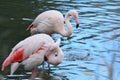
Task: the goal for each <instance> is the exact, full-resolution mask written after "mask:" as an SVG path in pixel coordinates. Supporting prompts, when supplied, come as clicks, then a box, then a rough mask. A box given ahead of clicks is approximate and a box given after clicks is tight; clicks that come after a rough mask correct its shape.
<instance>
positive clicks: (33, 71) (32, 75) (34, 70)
mask: <svg viewBox="0 0 120 80" xmlns="http://www.w3.org/2000/svg"><path fill="white" fill-rule="evenodd" d="M35 76H36V68H33V69H32V74H31V77H30V80H34V78H35Z"/></svg>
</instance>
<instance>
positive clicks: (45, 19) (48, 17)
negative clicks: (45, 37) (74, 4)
mask: <svg viewBox="0 0 120 80" xmlns="http://www.w3.org/2000/svg"><path fill="white" fill-rule="evenodd" d="M69 16H73V17H74V19H75V21H76V24H77V26H78V24H79V20H78V13H77V11H76V10H70V11H68V12H67V14H66V15H65V18H64V17H63V15H62V13H61V12H59V11H57V10H49V11H45V12H43V13H41V14H39V15H38V16H37V17H36V18H35V20H34V21H33V23H32V24H31V25H30V26H29V27H28V28H27V30H29V29H30V31H31V34H36V33H46V34H49V35H51V34H53V33H59V34H61V35H63V36H70V35H71V34H72V25H71V24H70V22H69ZM64 21H65V23H66V25H67V27H68V30H67V31H66V30H65V29H64Z"/></svg>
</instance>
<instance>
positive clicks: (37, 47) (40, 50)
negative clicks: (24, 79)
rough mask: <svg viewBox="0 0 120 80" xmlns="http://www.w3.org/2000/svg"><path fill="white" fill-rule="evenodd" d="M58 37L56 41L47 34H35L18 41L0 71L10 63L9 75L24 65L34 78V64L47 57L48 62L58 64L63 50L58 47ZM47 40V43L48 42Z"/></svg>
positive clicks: (40, 62) (38, 63) (41, 61)
mask: <svg viewBox="0 0 120 80" xmlns="http://www.w3.org/2000/svg"><path fill="white" fill-rule="evenodd" d="M60 41H61V40H60V39H58V40H57V41H56V42H54V40H53V39H52V38H51V37H50V36H49V35H47V34H36V35H33V36H30V37H28V38H26V39H24V40H23V41H21V42H19V43H18V44H17V45H16V46H15V47H14V48H13V49H12V51H11V53H10V55H9V56H8V57H7V59H6V60H5V61H4V62H3V64H2V71H4V69H5V68H6V67H7V66H8V65H9V64H12V65H11V73H10V74H11V75H12V74H13V73H14V72H15V71H16V69H17V68H18V66H19V65H24V68H25V69H26V70H32V75H31V79H32V80H34V77H35V72H36V66H37V65H40V64H42V63H43V62H44V57H46V58H47V62H48V63H49V64H53V65H58V64H59V63H61V61H62V59H63V52H62V50H61V48H60V47H59V44H60ZM48 42H49V43H48Z"/></svg>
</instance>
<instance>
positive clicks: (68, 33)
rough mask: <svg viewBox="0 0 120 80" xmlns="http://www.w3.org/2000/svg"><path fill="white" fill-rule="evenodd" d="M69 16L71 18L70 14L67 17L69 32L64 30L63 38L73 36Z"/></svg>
mask: <svg viewBox="0 0 120 80" xmlns="http://www.w3.org/2000/svg"><path fill="white" fill-rule="evenodd" d="M69 16H71V15H70V14H69V13H67V14H66V15H65V23H66V26H67V31H66V30H65V29H64V31H63V33H62V35H63V36H67V37H68V36H70V35H71V34H72V25H71V23H70V21H69Z"/></svg>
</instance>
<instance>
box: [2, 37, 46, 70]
mask: <svg viewBox="0 0 120 80" xmlns="http://www.w3.org/2000/svg"><path fill="white" fill-rule="evenodd" d="M37 37H38V36H31V37H29V38H26V39H25V40H23V41H21V42H19V43H18V44H17V45H16V46H15V47H14V48H13V49H12V52H11V53H10V55H9V56H8V57H7V59H6V60H5V61H4V62H3V64H2V71H3V70H4V69H5V67H7V66H8V65H9V64H11V63H13V62H22V61H23V60H25V59H27V58H29V56H30V55H32V54H35V53H38V52H39V51H40V50H43V49H44V43H42V42H37V41H38V40H39V38H37ZM36 40H37V41H36Z"/></svg>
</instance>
